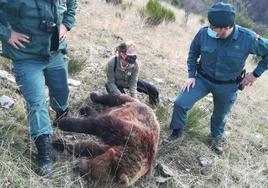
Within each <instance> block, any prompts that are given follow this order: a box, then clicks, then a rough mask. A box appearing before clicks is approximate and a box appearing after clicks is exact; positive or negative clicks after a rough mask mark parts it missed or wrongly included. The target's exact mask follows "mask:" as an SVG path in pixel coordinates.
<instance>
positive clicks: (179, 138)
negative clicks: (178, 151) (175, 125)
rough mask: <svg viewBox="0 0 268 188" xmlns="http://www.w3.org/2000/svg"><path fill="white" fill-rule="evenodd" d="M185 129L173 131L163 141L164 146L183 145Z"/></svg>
mask: <svg viewBox="0 0 268 188" xmlns="http://www.w3.org/2000/svg"><path fill="white" fill-rule="evenodd" d="M183 138H184V134H183V129H173V132H172V134H171V135H170V136H169V137H168V138H167V139H165V140H164V141H163V143H164V144H168V145H172V144H181V143H182V142H183Z"/></svg>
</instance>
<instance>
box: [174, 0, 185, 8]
mask: <svg viewBox="0 0 268 188" xmlns="http://www.w3.org/2000/svg"><path fill="white" fill-rule="evenodd" d="M171 4H172V5H173V6H176V7H182V5H183V4H182V2H181V0H171Z"/></svg>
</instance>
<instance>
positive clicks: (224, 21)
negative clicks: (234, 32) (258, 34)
mask: <svg viewBox="0 0 268 188" xmlns="http://www.w3.org/2000/svg"><path fill="white" fill-rule="evenodd" d="M208 21H209V23H210V24H211V25H213V26H215V27H219V28H224V27H228V26H232V25H233V24H234V22H235V10H234V8H233V6H232V5H231V4H226V3H223V2H219V3H216V4H214V5H213V6H212V7H210V8H209V10H208Z"/></svg>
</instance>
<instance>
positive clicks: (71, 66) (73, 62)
mask: <svg viewBox="0 0 268 188" xmlns="http://www.w3.org/2000/svg"><path fill="white" fill-rule="evenodd" d="M86 61H87V60H86V59H81V58H76V57H73V56H70V57H69V59H68V72H69V74H71V75H74V74H76V73H79V72H80V71H82V70H83V68H84V66H85V64H86Z"/></svg>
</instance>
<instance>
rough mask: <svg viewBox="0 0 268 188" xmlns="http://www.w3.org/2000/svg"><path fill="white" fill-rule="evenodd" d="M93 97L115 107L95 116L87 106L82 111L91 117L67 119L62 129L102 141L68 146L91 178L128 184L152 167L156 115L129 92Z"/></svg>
mask: <svg viewBox="0 0 268 188" xmlns="http://www.w3.org/2000/svg"><path fill="white" fill-rule="evenodd" d="M90 98H91V100H92V102H94V103H100V104H103V105H106V106H110V107H113V108H111V110H109V111H107V112H105V113H103V114H100V115H96V112H95V111H94V110H93V109H92V108H90V107H87V108H84V110H83V111H84V113H86V114H87V115H88V118H83V119H82V118H80V119H77V118H64V119H62V120H61V121H60V122H59V125H58V126H59V128H60V129H61V130H63V131H70V132H77V133H86V134H91V135H95V136H97V137H99V138H100V139H101V140H102V141H103V143H96V142H93V141H92V142H83V143H78V144H76V145H73V146H72V147H70V146H71V145H68V144H67V145H65V148H67V150H69V151H70V152H73V153H75V154H76V155H78V156H80V162H79V168H80V170H81V171H82V172H83V173H86V174H87V175H89V176H90V177H91V178H92V179H95V180H99V182H106V183H105V184H106V185H107V182H114V183H116V185H117V187H118V186H120V187H128V186H130V185H132V184H133V183H134V182H136V181H137V180H138V179H139V178H140V177H142V176H143V175H145V174H146V173H147V172H148V171H149V170H150V168H151V166H152V163H153V161H154V159H155V157H156V152H157V146H158V140H159V132H160V127H159V123H158V121H157V118H156V116H155V114H154V112H153V110H152V109H151V108H150V107H149V106H147V105H146V104H144V103H142V102H140V101H138V100H137V99H134V98H131V97H130V96H127V95H112V94H108V95H97V94H95V93H93V94H91V95H90ZM54 146H55V147H57V148H59V147H60V146H62V147H63V143H62V142H61V143H60V142H54ZM81 156H83V157H81ZM84 156H86V157H84Z"/></svg>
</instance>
